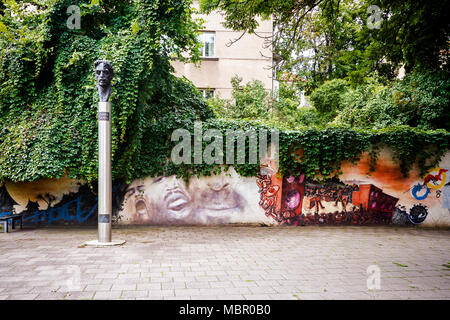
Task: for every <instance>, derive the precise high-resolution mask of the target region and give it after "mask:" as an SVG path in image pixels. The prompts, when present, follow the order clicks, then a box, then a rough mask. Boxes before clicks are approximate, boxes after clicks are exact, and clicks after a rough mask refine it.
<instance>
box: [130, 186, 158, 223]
mask: <svg viewBox="0 0 450 320" xmlns="http://www.w3.org/2000/svg"><path fill="white" fill-rule="evenodd" d="M124 212H125V213H126V214H125V220H126V221H128V222H131V223H145V222H149V221H151V218H152V216H153V210H152V207H151V204H150V203H149V201H148V198H147V196H146V193H145V186H144V184H143V183H142V181H141V180H136V181H134V182H133V183H132V184H130V185H129V186H128V187H127V189H126V191H125V198H124Z"/></svg>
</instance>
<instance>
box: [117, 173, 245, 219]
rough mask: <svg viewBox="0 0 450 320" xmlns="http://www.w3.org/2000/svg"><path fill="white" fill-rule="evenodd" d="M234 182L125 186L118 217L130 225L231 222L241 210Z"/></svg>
mask: <svg viewBox="0 0 450 320" xmlns="http://www.w3.org/2000/svg"><path fill="white" fill-rule="evenodd" d="M236 182H237V181H236V179H235V178H233V177H230V176H227V175H226V174H221V175H214V176H210V177H203V178H202V179H198V178H193V179H191V181H190V182H189V184H188V185H187V184H186V183H185V181H184V180H182V179H179V178H176V176H170V177H162V176H161V177H156V178H148V179H145V180H136V181H134V182H133V183H131V184H130V185H129V186H128V187H127V191H126V194H125V199H124V204H123V210H122V212H121V214H120V215H119V216H120V218H121V220H122V221H123V222H124V223H130V224H173V223H183V224H205V223H206V224H218V223H227V222H230V221H231V220H232V218H233V216H234V215H239V212H241V211H242V210H243V209H244V206H245V203H246V201H245V199H244V198H243V196H242V195H241V194H240V193H239V192H237V191H236V189H235V184H236Z"/></svg>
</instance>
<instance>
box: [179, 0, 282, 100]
mask: <svg viewBox="0 0 450 320" xmlns="http://www.w3.org/2000/svg"><path fill="white" fill-rule="evenodd" d="M194 6H195V7H196V8H198V3H197V2H195V3H194ZM199 17H201V18H202V19H203V20H205V23H204V29H203V30H201V33H200V40H201V41H202V42H203V44H204V45H203V48H202V61H201V64H200V66H199V67H198V66H196V65H195V64H192V63H182V62H180V61H173V62H172V65H173V67H174V68H175V75H176V76H178V77H181V76H185V77H186V78H188V79H189V80H191V81H192V82H193V83H194V85H195V86H196V87H197V88H199V89H200V90H201V91H202V92H203V94H204V96H205V97H211V96H214V97H220V98H227V99H228V98H231V92H232V86H231V82H230V81H231V78H232V77H234V76H235V75H238V76H239V77H241V78H242V80H243V81H242V83H244V84H245V83H247V82H249V81H252V80H260V81H261V82H262V83H263V84H264V88H265V89H266V90H268V91H270V90H272V51H271V48H270V47H267V48H266V46H265V43H266V42H267V41H266V42H265V39H264V38H262V37H271V36H272V35H273V23H272V19H270V20H260V24H259V26H258V28H257V29H256V33H257V35H255V34H248V33H246V34H244V35H243V36H242V38H240V39H239V40H238V41H235V42H234V43H232V44H231V45H230V43H231V42H233V40H235V39H238V38H239V37H240V36H241V35H242V32H236V31H233V30H230V29H226V28H225V27H224V26H223V25H222V23H223V22H224V21H225V20H224V17H223V15H222V14H221V13H219V12H212V13H211V14H209V15H199ZM258 35H259V36H258Z"/></svg>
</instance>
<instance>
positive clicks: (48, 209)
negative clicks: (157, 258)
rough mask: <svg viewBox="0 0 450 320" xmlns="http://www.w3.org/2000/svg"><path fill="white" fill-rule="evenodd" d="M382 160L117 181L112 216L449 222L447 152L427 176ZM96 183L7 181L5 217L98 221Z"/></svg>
mask: <svg viewBox="0 0 450 320" xmlns="http://www.w3.org/2000/svg"><path fill="white" fill-rule="evenodd" d="M383 161H384V162H383ZM383 161H381V162H380V163H381V164H380V165H381V167H377V170H385V174H384V175H383V174H381V173H380V172H377V173H376V174H373V175H372V174H371V175H367V173H366V171H364V170H363V169H364V168H365V162H363V165H361V167H360V166H355V165H352V166H351V165H349V164H347V165H346V166H344V169H343V173H342V174H340V175H339V177H336V178H333V179H331V180H328V181H323V182H318V181H313V180H311V179H308V178H307V177H306V176H305V175H304V174H299V175H297V176H282V175H280V174H279V173H278V172H277V170H276V169H275V168H276V167H275V165H274V163H273V160H270V159H268V160H267V163H266V164H265V165H264V166H263V167H262V168H261V170H260V172H259V173H258V175H257V176H256V177H241V176H239V175H238V174H237V173H236V171H235V170H234V169H233V168H230V169H229V170H228V171H227V172H222V173H221V174H216V175H212V176H202V177H194V178H191V179H190V180H189V182H188V183H186V182H185V181H184V180H183V179H181V178H176V177H175V176H161V177H148V178H145V179H137V180H134V181H132V182H131V183H125V181H124V180H119V181H115V182H114V183H113V185H114V188H113V220H112V221H113V223H116V224H149V225H192V224H194V225H202V224H235V223H252V224H254V223H257V224H264V225H292V226H306V225H373V224H381V225H384V224H399V225H420V224H423V223H426V224H434V223H441V224H443V225H450V182H449V181H448V179H447V178H448V177H447V172H448V169H446V167H448V163H449V162H450V153H449V155H448V156H447V160H446V161H444V162H443V163H442V164H441V165H440V166H439V167H436V168H433V169H431V170H430V171H429V172H428V173H427V175H426V176H425V177H424V178H420V177H419V174H418V172H413V173H412V175H411V176H410V177H408V178H401V176H399V175H398V172H397V171H398V170H399V169H398V164H394V163H391V162H389V161H388V160H383ZM396 166H397V167H396ZM396 168H397V169H396ZM396 170H397V171H396ZM400 179H404V180H400ZM95 186H96V184H95V183H93V187H92V188H91V187H89V186H88V185H86V184H85V183H83V182H80V181H76V180H70V179H67V178H66V179H58V180H57V179H53V180H51V179H50V180H45V181H37V182H33V183H28V184H25V183H10V182H9V183H8V182H7V183H6V184H3V185H0V215H7V214H12V213H16V212H17V213H19V212H21V213H24V223H25V225H50V224H56V225H58V224H64V225H72V224H90V225H95V224H96V223H97V193H96V188H95ZM408 186H411V187H409V188H408ZM406 189H407V190H406Z"/></svg>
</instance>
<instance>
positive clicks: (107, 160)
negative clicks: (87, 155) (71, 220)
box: [98, 101, 112, 243]
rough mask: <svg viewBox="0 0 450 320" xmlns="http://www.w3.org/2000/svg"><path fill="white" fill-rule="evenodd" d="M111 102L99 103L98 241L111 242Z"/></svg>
mask: <svg viewBox="0 0 450 320" xmlns="http://www.w3.org/2000/svg"><path fill="white" fill-rule="evenodd" d="M111 216H112V178H111V102H106V101H105V102H102V101H101V102H99V103H98V242H100V243H107V242H111Z"/></svg>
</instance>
